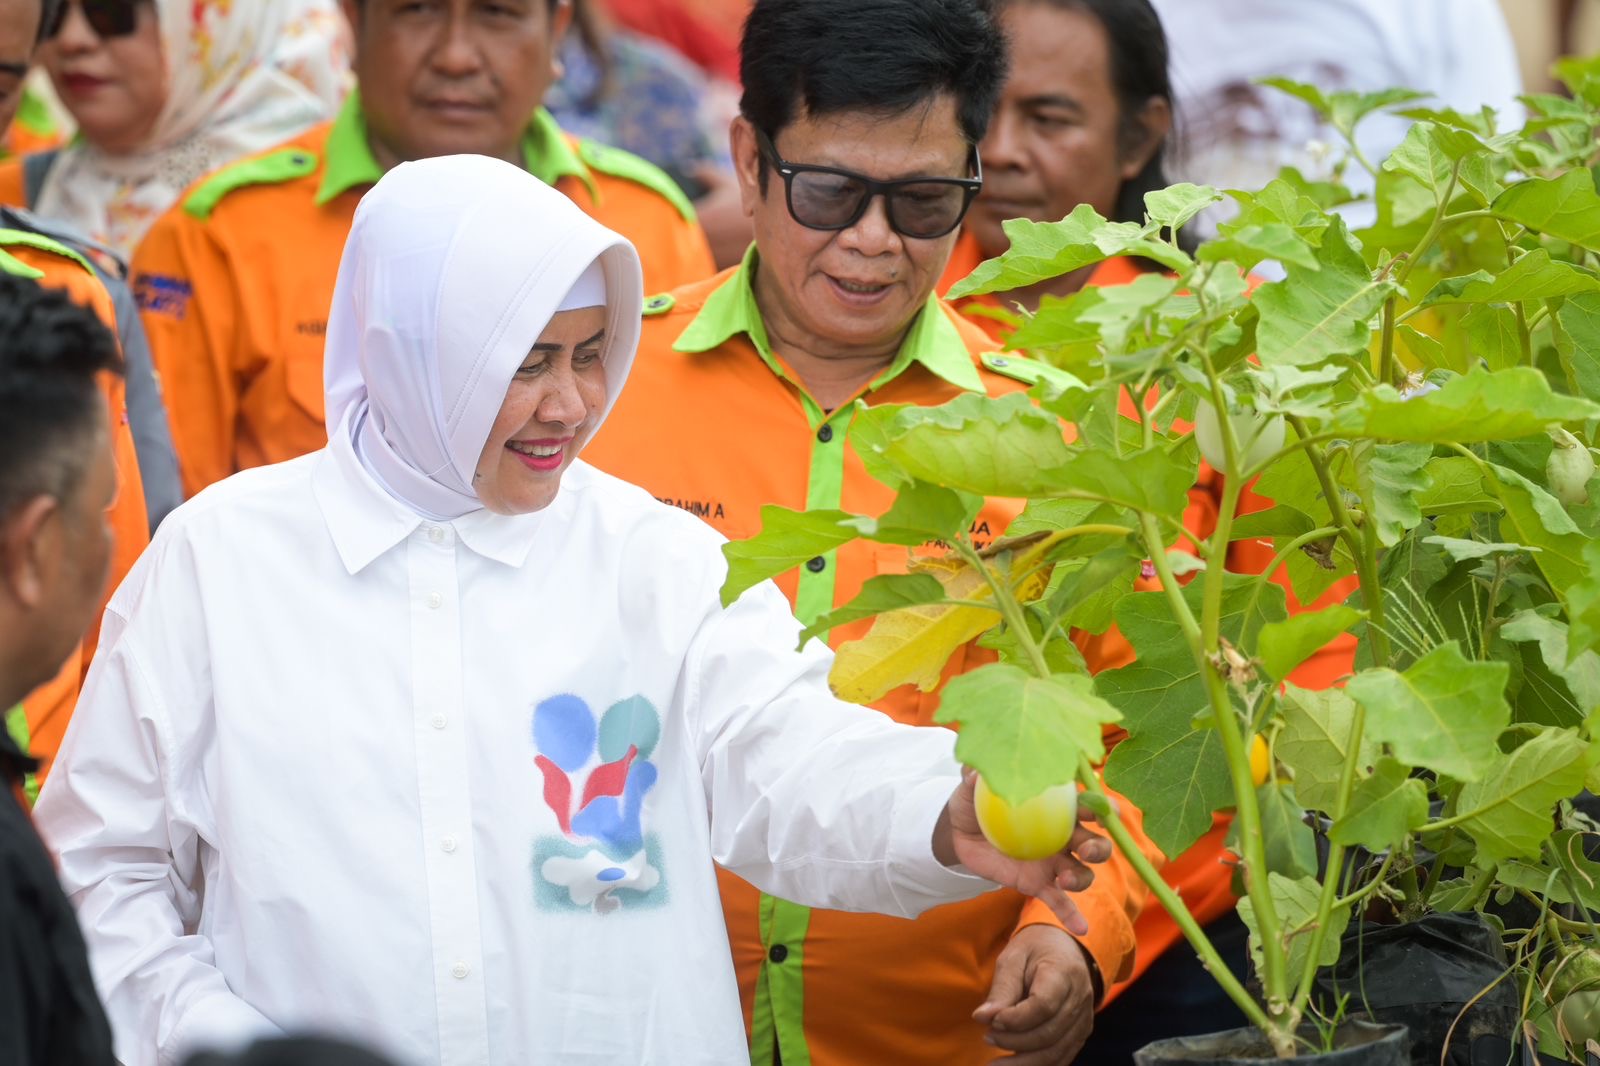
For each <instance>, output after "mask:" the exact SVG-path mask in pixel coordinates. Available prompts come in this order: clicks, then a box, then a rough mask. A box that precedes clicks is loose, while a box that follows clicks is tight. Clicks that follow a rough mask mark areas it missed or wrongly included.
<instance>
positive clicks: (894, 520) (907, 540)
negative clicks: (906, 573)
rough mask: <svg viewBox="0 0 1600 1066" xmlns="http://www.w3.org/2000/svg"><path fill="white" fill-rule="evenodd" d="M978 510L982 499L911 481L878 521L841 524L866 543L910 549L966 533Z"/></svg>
mask: <svg viewBox="0 0 1600 1066" xmlns="http://www.w3.org/2000/svg"><path fill="white" fill-rule="evenodd" d="M982 507H983V497H982V496H976V495H973V494H972V493H966V492H957V491H955V490H954V489H947V488H944V487H942V486H939V485H930V484H928V483H927V482H924V481H913V482H912V483H911V484H909V485H907V486H906V487H905V488H902V489H901V490H900V492H899V494H898V495H897V496H895V498H894V503H893V504H891V505H890V506H889V510H888V511H886V512H884V514H883V516H882V517H880V518H854V519H846V520H845V522H844V524H845V525H847V526H849V527H851V528H852V529H856V530H858V531H859V532H860V533H861V535H862V536H863V537H866V538H868V539H869V540H875V541H878V542H879V543H882V544H903V545H906V546H907V547H914V546H916V545H918V544H921V543H923V542H925V541H929V540H951V539H953V538H955V537H958V536H960V535H961V534H963V533H965V532H967V530H968V528H969V527H970V526H971V525H972V520H973V518H975V517H976V516H977V514H978V511H979V510H980V509H981V508H982Z"/></svg>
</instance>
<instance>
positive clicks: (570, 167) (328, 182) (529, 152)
mask: <svg viewBox="0 0 1600 1066" xmlns="http://www.w3.org/2000/svg"><path fill="white" fill-rule="evenodd" d="M522 164H523V166H524V167H526V168H527V170H528V173H530V174H532V175H533V176H534V177H536V178H538V179H539V180H540V181H542V182H544V183H545V184H546V185H551V186H553V185H555V183H556V182H558V181H560V180H561V179H562V178H566V177H573V178H577V179H578V180H579V181H581V182H583V185H584V188H586V189H587V190H588V191H589V196H590V198H591V199H595V200H598V199H599V196H600V194H599V190H598V188H597V186H596V185H595V180H594V175H593V174H591V173H590V172H589V168H588V167H587V166H585V165H584V162H583V160H582V159H580V158H579V157H578V153H577V152H576V151H575V150H574V149H573V147H572V145H571V143H570V142H569V141H568V140H567V136H566V134H565V133H563V132H562V131H561V127H560V126H559V125H557V124H556V120H555V119H554V118H552V117H551V116H550V112H548V111H546V110H545V109H544V108H542V107H541V108H540V109H539V110H537V111H535V112H534V113H533V117H532V118H531V119H530V120H529V121H528V128H527V129H526V130H525V131H524V132H523V135H522ZM381 177H383V167H381V166H379V165H378V160H377V158H376V157H375V156H374V155H373V154H372V146H371V144H369V143H368V141H367V121H366V117H365V116H364V114H363V113H362V110H361V90H360V89H359V88H356V89H352V90H351V91H350V95H348V96H346V97H345V100H344V105H343V106H342V107H341V108H340V109H339V114H338V115H337V116H336V117H335V118H334V120H333V128H332V129H330V130H329V131H328V140H327V143H326V144H325V145H324V147H323V163H322V184H321V186H319V187H318V189H317V206H319V207H320V206H322V205H323V204H326V203H328V202H329V201H330V200H332V199H334V198H335V197H337V196H338V195H339V194H340V193H343V192H347V191H349V190H350V189H353V188H356V187H357V186H360V185H375V184H377V182H378V179H379V178H381Z"/></svg>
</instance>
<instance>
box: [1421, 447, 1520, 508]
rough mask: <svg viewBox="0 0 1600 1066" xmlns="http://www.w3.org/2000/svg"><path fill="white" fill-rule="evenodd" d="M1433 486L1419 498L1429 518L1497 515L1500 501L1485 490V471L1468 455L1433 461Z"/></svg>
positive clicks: (1430, 462)
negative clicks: (1488, 513)
mask: <svg viewBox="0 0 1600 1066" xmlns="http://www.w3.org/2000/svg"><path fill="white" fill-rule="evenodd" d="M1426 469H1427V471H1428V480H1429V485H1428V487H1427V488H1425V489H1423V490H1422V491H1421V492H1419V493H1418V494H1417V506H1418V507H1419V508H1421V510H1422V513H1423V514H1425V515H1449V514H1480V513H1483V512H1485V511H1496V510H1499V508H1500V501H1499V500H1497V499H1496V498H1495V497H1494V496H1492V495H1490V494H1489V493H1488V492H1486V491H1484V487H1483V468H1482V467H1480V466H1479V465H1478V464H1477V463H1476V462H1474V461H1473V460H1471V459H1468V458H1467V457H1466V456H1464V455H1445V456H1440V457H1438V458H1435V459H1429V460H1428V465H1427V468H1426Z"/></svg>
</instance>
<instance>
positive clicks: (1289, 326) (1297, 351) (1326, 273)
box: [1254, 215, 1394, 366]
mask: <svg viewBox="0 0 1600 1066" xmlns="http://www.w3.org/2000/svg"><path fill="white" fill-rule="evenodd" d="M1317 262H1318V263H1319V264H1320V267H1321V268H1320V269H1319V270H1316V271H1307V270H1296V269H1294V268H1292V267H1291V268H1290V271H1289V276H1288V277H1287V278H1285V279H1284V280H1283V281H1277V282H1273V283H1272V284H1270V285H1263V286H1262V287H1261V288H1260V289H1258V290H1257V291H1256V295H1255V301H1254V302H1255V305H1256V308H1257V309H1258V310H1259V311H1260V313H1261V322H1260V324H1259V325H1258V326H1257V327H1256V345H1257V350H1258V354H1259V356H1260V358H1261V362H1262V363H1263V364H1266V365H1269V366H1270V365H1272V364H1274V363H1290V364H1293V365H1297V366H1304V365H1310V364H1313V363H1320V362H1322V361H1323V360H1325V359H1328V358H1331V357H1332V356H1336V355H1349V354H1351V353H1353V352H1359V351H1361V350H1363V349H1364V348H1366V346H1367V340H1368V338H1369V337H1370V336H1371V335H1372V317H1373V315H1375V314H1376V313H1377V311H1378V309H1379V308H1380V307H1382V306H1383V301H1384V300H1385V299H1387V298H1388V296H1389V293H1390V292H1392V291H1393V289H1394V285H1393V283H1392V282H1389V281H1376V280H1374V279H1373V277H1372V274H1371V272H1369V271H1368V270H1367V264H1366V263H1365V261H1363V260H1362V258H1361V255H1360V253H1359V252H1357V251H1356V249H1355V247H1354V246H1353V243H1352V241H1351V238H1350V235H1349V232H1348V231H1347V230H1346V229H1345V225H1344V220H1343V219H1341V218H1340V217H1339V216H1337V215H1335V216H1334V217H1333V220H1332V222H1331V224H1330V225H1329V227H1328V231H1327V232H1326V233H1325V234H1324V235H1323V240H1322V247H1320V248H1319V249H1317Z"/></svg>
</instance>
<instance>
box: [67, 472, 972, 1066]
mask: <svg viewBox="0 0 1600 1066" xmlns="http://www.w3.org/2000/svg"><path fill="white" fill-rule="evenodd" d="M718 545H719V539H718V538H717V536H716V534H715V533H713V532H711V531H710V530H709V529H708V528H707V527H706V526H705V525H704V523H702V522H699V521H698V520H696V519H694V518H693V517H691V516H689V515H687V514H684V513H682V512H679V511H677V510H675V509H673V508H670V507H666V506H664V505H661V504H658V503H656V502H655V501H654V500H651V499H650V498H649V497H648V496H647V495H646V494H645V493H644V492H643V491H642V490H639V489H637V488H634V487H633V486H630V485H626V484H624V483H622V482H620V481H617V480H615V479H613V478H610V477H608V476H607V475H604V474H601V473H598V472H597V471H594V470H593V469H591V468H589V467H587V466H585V465H583V464H582V463H577V464H575V465H574V466H573V467H572V468H571V469H570V470H569V471H568V473H567V474H566V478H565V482H564V484H563V487H562V489H561V491H560V493H559V495H558V496H557V498H556V500H555V502H554V503H552V504H551V506H550V507H548V508H547V509H546V510H544V511H542V512H539V513H537V514H532V515H525V516H520V517H516V518H505V517H500V516H495V515H491V514H489V513H487V512H481V511H480V512H477V513H474V514H470V515H467V516H465V517H463V518H460V519H457V520H455V521H451V522H438V523H435V522H429V521H426V520H424V519H420V518H418V517H417V516H416V515H415V514H414V513H412V512H411V511H409V510H408V509H407V508H405V507H403V506H402V505H400V504H398V503H396V502H394V501H393V500H391V499H390V498H389V497H388V496H387V495H386V494H384V493H383V492H382V491H381V490H380V489H379V488H378V487H377V486H376V485H375V483H374V482H372V480H371V479H370V478H369V476H368V475H367V474H366V473H365V471H363V470H362V469H361V466H360V464H359V462H358V460H357V459H356V458H355V456H354V454H353V452H352V451H351V450H350V448H349V446H348V444H345V443H342V442H341V443H336V444H334V445H332V446H330V448H328V449H326V450H324V451H321V452H317V453H315V454H313V455H310V456H307V457H305V458H303V459H298V460H295V461H293V462H289V463H284V464H280V465H278V466H273V467H266V468H262V469H258V470H252V471H248V472H246V473H243V474H239V475H237V476H236V477H233V478H231V479H229V480H228V481H226V482H223V483H222V484H220V485H217V486H215V487H213V488H212V489H209V490H207V491H206V492H205V493H203V494H202V495H201V496H200V497H198V498H197V499H196V500H194V501H192V502H191V503H189V504H188V505H186V506H185V507H183V508H181V509H180V510H179V511H177V512H176V513H174V514H173V515H172V516H171V517H170V518H169V519H168V520H167V522H166V523H165V524H164V525H163V526H162V529H161V531H160V534H159V535H158V536H157V538H156V540H155V542H154V544H153V545H152V546H151V548H150V550H149V551H148V552H147V553H146V555H145V556H144V558H143V559H142V560H141V561H140V562H139V564H138V565H137V566H136V567H135V569H134V571H133V572H132V573H131V574H130V575H129V577H128V579H127V581H126V582H124V584H123V585H122V587H121V588H120V589H118V591H117V593H116V595H115V596H114V597H113V599H112V601H111V604H110V607H109V608H108V611H107V615H106V620H105V625H104V629H103V631H102V632H103V636H102V639H101V646H100V650H99V652H98V654H97V656H96V658H95V664H94V668H93V670H92V671H91V673H90V676H89V679H88V683H87V685H86V688H85V691H84V695H83V698H82V701H81V702H80V704H79V707H78V710H77V712H76V716H75V720H74V721H73V723H72V726H71V729H70V730H69V732H68V735H67V738H66V741H65V743H64V745H63V747H62V750H61V755H60V758H59V761H58V764H57V765H56V767H55V768H54V771H53V773H52V774H51V776H50V778H49V782H48V784H47V786H46V788H45V791H44V795H43V796H42V797H41V800H40V803H39V808H38V812H37V813H38V819H39V824H40V828H41V829H42V830H43V832H44V834H45V837H46V838H47V840H48V841H49V842H50V844H51V845H52V846H53V848H54V849H55V850H56V852H57V853H58V855H59V856H60V861H61V873H62V878H63V881H64V882H65V884H66V887H67V890H68V892H69V893H70V894H71V896H72V898H73V900H74V902H75V904H76V905H77V907H78V913H79V917H80V919H81V921H82V923H83V926H84V931H85V934H86V935H87V937H88V940H89V945H90V949H91V956H92V960H93V963H94V967H95V974H96V980H97V982H98V983H99V985H100V988H101V990H102V992H103V993H104V995H105V998H106V1001H107V1005H108V1009H109V1012H110V1015H111V1018H112V1023H113V1026H114V1029H115V1032H116V1038H117V1052H118V1055H119V1056H120V1057H121V1058H122V1059H123V1061H124V1062H126V1063H127V1064H128V1066H147V1064H155V1063H160V1064H167V1063H172V1062H175V1061H177V1059H178V1058H179V1056H180V1055H181V1054H183V1052H184V1051H185V1050H186V1049H188V1048H191V1047H193V1046H197V1045H202V1044H206V1043H212V1042H226V1043H233V1042H238V1041H240V1040H243V1039H245V1038H247V1037H249V1036H252V1035H255V1034H258V1033H262V1032H270V1031H272V1030H273V1029H275V1028H283V1029H307V1028H310V1029H318V1030H327V1031H333V1032H336V1033H342V1034H345V1035H350V1036H354V1037H356V1038H358V1039H360V1040H363V1041H367V1042H369V1043H371V1044H374V1045H376V1046H377V1047H378V1048H379V1049H380V1050H383V1051H386V1052H388V1053H389V1054H391V1055H394V1056H395V1057H396V1058H397V1059H398V1060H399V1061H400V1062H402V1063H416V1064H423V1063H441V1064H448V1066H482V1064H485V1063H506V1064H511V1063H517V1064H523V1063H555V1062H560V1063H606V1064H613V1063H630V1064H632V1063H672V1064H680V1063H716V1064H726V1063H732V1062H737V1061H742V1060H744V1058H745V1057H746V1055H747V1050H746V1048H745V1041H744V1030H743V1025H742V1022H741V1017H740V1011H739V1000H738V993H737V989H736V987H735V982H734V974H733V969H732V965H731V963H730V960H729V955H728V945H727V940H726V936H725V933H724V929H723V919H722V912H721V908H720V906H719V904H718V898H717V890H716V881H715V877H714V874H713V861H715V862H719V863H722V864H724V865H726V866H728V867H729V868H731V869H733V870H734V871H735V872H737V873H739V874H741V875H742V876H744V877H746V878H748V879H749V880H751V881H753V882H754V883H755V884H757V885H759V886H760V887H761V888H762V889H764V890H765V891H768V892H771V893H774V894H776V895H780V896H784V897H787V898H789V899H793V900H796V901H798V902H801V903H804V904H807V905H810V906H817V907H834V908H843V909H852V910H877V911H884V912H887V913H892V914H901V915H908V916H909V915H914V914H916V913H918V912H920V911H922V910H924V909H926V908H928V907H930V906H933V905H935V904H938V903H943V902H948V901H952V900H956V899H962V898H967V897H970V896H972V895H975V894H976V893H978V892H979V891H982V890H983V889H985V888H987V887H988V884H987V882H983V881H980V880H978V879H976V878H973V877H970V876H967V875H965V874H963V873H960V872H957V871H952V870H947V869H945V868H944V867H942V866H941V865H940V864H939V863H938V862H937V861H936V860H935V859H934V858H933V855H932V852H931V847H930V841H931V837H932V831H933V827H934V824H935V822H936V820H937V818H938V815H939V813H940V811H941V809H942V808H943V805H944V803H945V801H946V799H947V798H948V796H949V794H950V792H951V791H952V789H953V788H954V787H955V785H956V781H957V767H956V764H955V762H954V761H953V756H952V750H951V746H952V742H953V738H954V735H953V734H952V733H950V732H949V731H947V730H943V729H912V728H908V727H902V726H898V725H895V724H893V723H891V722H890V721H889V720H888V719H886V718H884V717H883V716H882V715H879V714H876V713H873V712H870V711H865V710H861V709H859V708H855V707H850V706H848V705H845V704H841V703H838V702H836V701H835V700H834V699H833V698H832V697H831V696H830V695H829V693H828V690H827V682H826V674H827V669H828V665H829V662H830V659H829V656H828V654H827V652H826V651H825V650H823V649H822V648H820V647H819V645H818V644H817V643H815V642H813V644H812V645H811V648H810V649H809V650H808V651H806V652H804V653H796V652H795V651H794V645H795V640H796V635H797V632H798V627H797V624H796V623H795V621H794V619H793V617H792V615H791V614H790V613H789V609H788V607H787V605H786V604H785V602H784V601H783V599H782V597H781V595H780V594H779V593H778V592H777V590H776V589H774V588H773V587H771V586H770V585H764V586H762V587H760V588H758V589H755V590H753V591H752V592H750V593H748V594H746V595H745V596H744V597H742V598H741V599H740V600H739V601H738V602H737V603H736V604H734V605H733V606H732V607H731V608H728V609H726V610H724V609H723V608H722V607H721V606H720V604H719V602H718V589H719V586H720V584H721V582H722V578H723V575H724V571H725V567H724V564H723V561H722V558H721V555H720V553H719V551H718Z"/></svg>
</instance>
